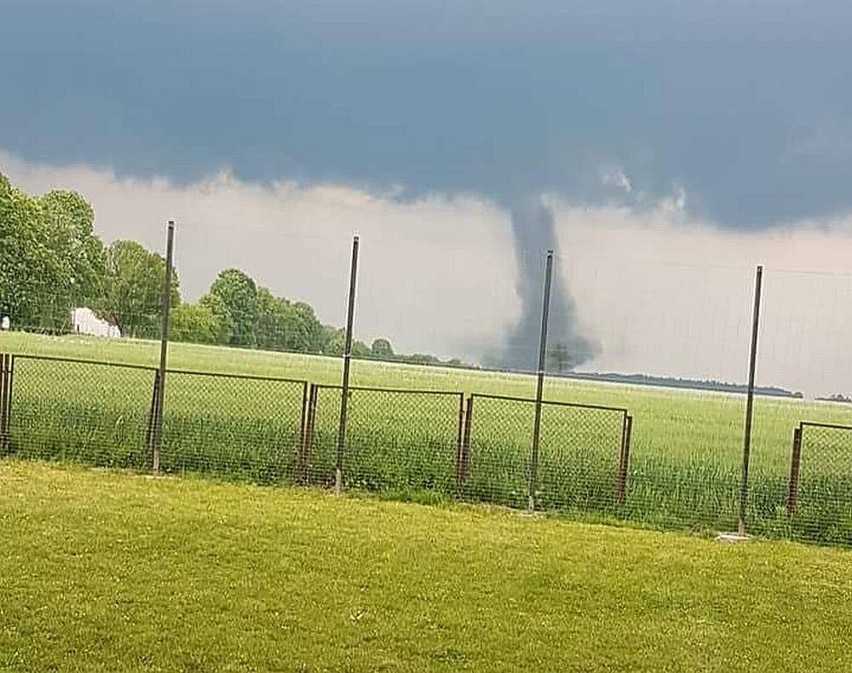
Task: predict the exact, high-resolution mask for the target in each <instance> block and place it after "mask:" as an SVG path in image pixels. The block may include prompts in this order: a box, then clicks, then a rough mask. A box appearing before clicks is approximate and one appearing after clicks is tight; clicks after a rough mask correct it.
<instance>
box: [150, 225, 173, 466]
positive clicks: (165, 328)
mask: <svg viewBox="0 0 852 673" xmlns="http://www.w3.org/2000/svg"><path fill="white" fill-rule="evenodd" d="M174 240H175V223H174V221H172V220H169V225H168V236H167V238H166V273H165V280H164V282H163V299H162V305H161V311H162V314H163V315H162V325H161V329H160V366H159V368H158V374H159V376H158V377H157V379H156V386H157V391H156V393H155V394H156V400H155V405H154V407H155V409H154V423H153V431H152V440H151V472H152V473H153V474H158V473H159V472H160V449H161V448H162V443H163V393H164V392H165V385H166V358H167V356H168V350H169V313H170V312H171V293H172V252H173V249H174Z"/></svg>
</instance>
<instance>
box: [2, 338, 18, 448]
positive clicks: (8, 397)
mask: <svg viewBox="0 0 852 673" xmlns="http://www.w3.org/2000/svg"><path fill="white" fill-rule="evenodd" d="M14 368H15V356H14V355H9V354H8V353H2V354H0V454H2V455H5V454H6V453H7V452H8V451H9V442H10V434H11V432H10V429H11V420H12V373H13V371H14Z"/></svg>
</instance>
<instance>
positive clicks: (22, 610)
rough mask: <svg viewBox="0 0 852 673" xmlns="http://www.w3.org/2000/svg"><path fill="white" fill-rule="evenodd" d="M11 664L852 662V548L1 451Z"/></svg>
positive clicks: (619, 666)
mask: <svg viewBox="0 0 852 673" xmlns="http://www.w3.org/2000/svg"><path fill="white" fill-rule="evenodd" d="M0 545H2V549H3V553H2V554H0V669H2V670H26V671H45V670H68V671H72V670H73V671H78V670H102V671H121V670H167V671H175V670H199V671H212V670H277V671H455V670H469V671H515V670H517V671H804V670H809V671H848V670H852V648H850V645H852V607H850V605H852V554H850V553H849V552H845V551H841V550H835V549H822V548H816V547H805V546H799V545H795V544H792V543H786V542H781V543H774V542H773V543H770V542H750V543H745V544H736V545H732V544H723V543H719V542H716V541H714V540H711V539H701V538H695V537H688V536H683V535H678V534H671V533H658V532H651V531H643V530H637V529H628V528H616V527H604V526H594V525H585V524H578V523H571V522H566V521H564V520H556V519H547V518H543V517H536V518H531V517H528V516H523V515H520V514H518V513H513V512H509V511H505V510H498V509H490V508H486V507H475V506H462V505H458V506H448V507H439V506H421V505H414V504H405V503H392V502H384V501H380V500H373V499H366V498H358V497H353V496H349V497H334V496H331V495H329V494H327V493H324V492H320V491H314V490H297V489H290V488H262V487H255V486H248V485H237V484H216V483H211V482H206V481H202V480H199V479H172V478H160V479H152V478H148V477H142V476H132V475H128V474H123V473H118V472H107V471H98V470H84V469H81V468H68V467H57V466H53V465H47V464H44V463H39V462H27V461H15V460H6V461H2V462H0Z"/></svg>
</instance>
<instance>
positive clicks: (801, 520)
mask: <svg viewBox="0 0 852 673" xmlns="http://www.w3.org/2000/svg"><path fill="white" fill-rule="evenodd" d="M787 511H788V512H789V513H790V515H791V518H790V526H791V534H792V536H794V537H796V538H798V539H803V540H824V541H826V542H833V543H842V544H849V543H852V426H845V425H832V424H828V423H813V422H808V421H803V422H801V423H800V424H799V426H798V427H797V428H796V429H795V430H794V431H793V447H792V451H791V460H790V476H789V481H788V483H787Z"/></svg>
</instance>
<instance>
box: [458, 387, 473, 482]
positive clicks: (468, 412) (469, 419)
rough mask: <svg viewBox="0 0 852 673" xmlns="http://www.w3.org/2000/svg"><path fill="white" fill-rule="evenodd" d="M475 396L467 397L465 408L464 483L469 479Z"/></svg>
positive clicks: (462, 459)
mask: <svg viewBox="0 0 852 673" xmlns="http://www.w3.org/2000/svg"><path fill="white" fill-rule="evenodd" d="M473 398H474V396H473V395H471V396H470V397H468V398H467V405H465V410H464V434H463V439H462V449H461V479H462V483H464V482H465V481H466V480H467V474H468V472H469V471H470V433H471V431H472V430H473Z"/></svg>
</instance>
